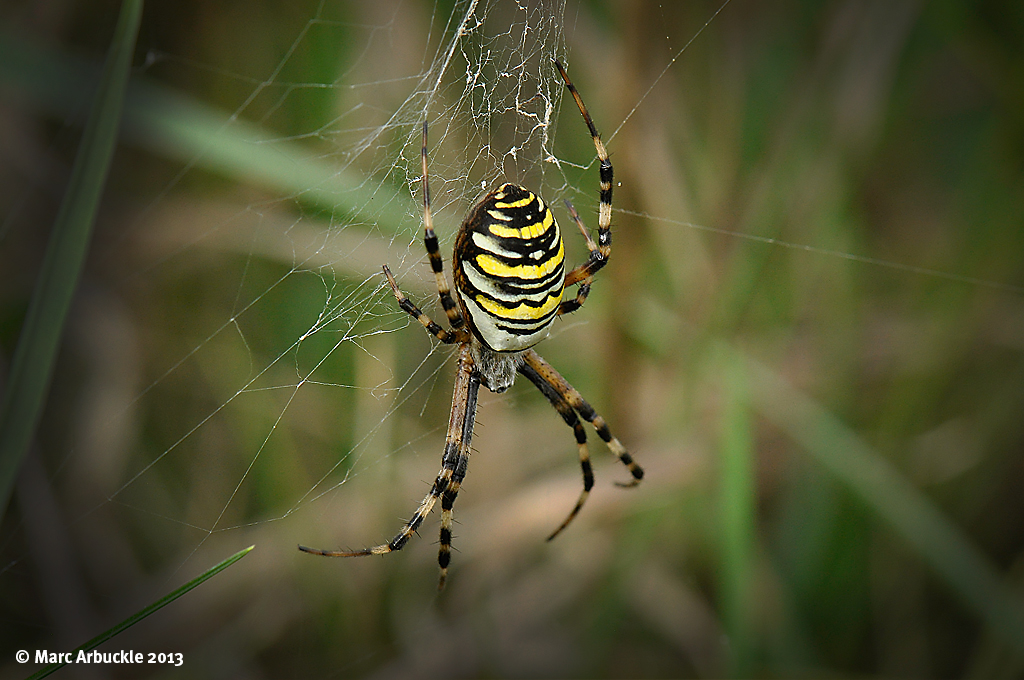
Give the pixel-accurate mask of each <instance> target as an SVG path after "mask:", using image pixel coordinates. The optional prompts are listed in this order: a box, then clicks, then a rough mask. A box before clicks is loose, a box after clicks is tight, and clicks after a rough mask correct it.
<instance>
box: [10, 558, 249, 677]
mask: <svg viewBox="0 0 1024 680" xmlns="http://www.w3.org/2000/svg"><path fill="white" fill-rule="evenodd" d="M255 547H256V546H254V545H250V546H249V547H248V548H245V549H243V550H239V551H238V552H236V553H235V554H234V555H232V556H231V557H229V558H227V559H226V560H224V561H223V562H220V563H219V564H216V565H214V566H212V567H210V568H209V569H207V570H206V571H204V572H203V573H202V574H200V575H199V576H197V577H195V578H194V579H192V580H191V581H189V582H188V583H186V584H185V585H183V586H181V587H180V588H178V589H177V590H175V591H173V592H171V593H168V594H167V595H164V596H163V597H161V598H160V599H159V600H157V601H156V602H154V603H153V604H151V605H149V606H148V607H146V608H145V609H142V610H140V611H138V612H136V613H135V614H132V615H131V616H129V617H128V618H127V619H125V620H124V621H122V622H121V623H119V624H117V625H116V626H114V627H113V628H111V629H109V630H106V631H104V632H102V633H100V634H99V635H97V636H96V637H94V638H93V639H91V640H89V641H88V642H86V643H85V644H84V645H81V646H79V647H76V648H75V649H74V650H72V652H71V654H72V656H73V657H74V656H77V655H78V652H80V651H82V652H88V651H90V650H93V649H96V648H97V647H99V646H100V645H102V644H103V643H104V642H106V641H107V640H109V639H111V638H112V637H114V636H115V635H117V634H119V633H121V632H122V631H124V630H126V629H128V628H131V627H132V626H134V625H135V624H136V623H138V622H139V621H141V620H142V619H144V618H146V617H147V616H149V615H150V614H152V613H153V612H155V611H157V610H159V609H163V608H164V607H166V606H167V605H169V604H170V603H171V602H174V601H175V600H177V599H178V598H179V597H181V596H182V595H184V594H185V593H187V592H188V591H190V590H192V589H193V588H195V587H196V586H198V585H199V584H200V583H203V582H204V581H208V580H209V579H211V578H213V577H214V576H216V575H217V574H219V573H220V572H222V571H224V570H225V569H227V568H228V567H230V566H231V565H232V564H234V563H235V562H237V561H238V560H240V559H242V558H243V557H245V556H246V555H248V554H249V552H250V551H251V550H252V549H253V548H255ZM66 665H67V664H64V663H53V664H50V665H49V666H47V667H46V668H43V669H41V670H39V671H37V672H35V673H33V674H32V675H30V676H29V677H28V680H38V679H39V678H45V677H46V676H48V675H50V674H51V673H53V672H54V671H56V670H59V669H60V668H62V667H64V666H66Z"/></svg>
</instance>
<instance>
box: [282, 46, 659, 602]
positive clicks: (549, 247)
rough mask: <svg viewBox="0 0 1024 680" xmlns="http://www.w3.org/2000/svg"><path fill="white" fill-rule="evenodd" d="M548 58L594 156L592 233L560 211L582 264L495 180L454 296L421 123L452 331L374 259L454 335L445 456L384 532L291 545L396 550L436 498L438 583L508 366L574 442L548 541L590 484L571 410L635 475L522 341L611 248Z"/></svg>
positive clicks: (438, 276)
mask: <svg viewBox="0 0 1024 680" xmlns="http://www.w3.org/2000/svg"><path fill="white" fill-rule="evenodd" d="M554 64H555V67H556V68H557V69H558V72H559V75H561V77H562V80H564V81H565V85H566V87H567V88H568V90H569V92H570V93H571V94H572V96H573V99H575V100H576V105H577V106H578V107H579V109H580V113H581V114H583V120H584V122H585V123H586V124H587V128H588V130H589V131H590V136H591V137H592V138H593V140H594V148H595V149H596V150H597V157H598V160H599V162H600V193H599V196H600V207H599V209H598V239H597V243H594V240H593V239H592V238H591V237H590V233H589V232H588V231H587V228H586V227H585V226H584V224H583V221H582V219H580V216H579V214H578V213H577V212H576V209H575V208H573V206H572V204H571V203H569V202H568V201H566V207H567V208H568V211H569V216H570V217H571V218H572V220H573V221H574V222H575V223H576V226H577V227H578V228H579V230H580V233H582V234H583V238H584V239H585V240H586V244H587V249H588V250H589V252H590V255H589V257H588V258H587V261H586V262H585V263H583V264H581V265H579V266H578V267H576V268H574V269H572V270H571V271H569V272H568V273H566V271H565V245H564V243H563V241H562V234H561V231H560V230H559V228H558V223H557V222H556V221H555V217H554V214H553V213H552V212H551V208H550V207H549V206H548V205H547V204H546V203H545V202H544V200H543V199H541V197H540V196H538V195H536V194H534V193H533V192H531V191H529V190H528V189H524V188H523V187H521V186H517V185H515V184H510V183H506V184H503V185H502V186H500V187H498V188H497V189H495V190H494V191H492V192H490V193H489V194H487V195H486V196H484V197H483V198H482V199H481V200H480V201H479V202H478V203H477V204H476V205H475V206H473V209H472V210H470V212H469V215H468V216H467V217H466V219H465V221H463V223H462V226H461V227H460V228H459V232H458V235H457V236H456V239H455V249H454V253H453V257H452V263H453V268H454V279H455V296H454V297H453V296H452V293H451V289H450V288H449V287H448V282H447V279H446V278H445V275H444V263H443V261H442V259H441V254H440V251H439V248H438V242H437V235H436V234H435V233H434V224H433V217H432V215H431V211H430V184H429V182H428V180H427V124H426V122H424V123H423V145H422V148H421V161H422V165H423V243H424V245H425V247H426V250H427V256H428V257H429V259H430V266H431V268H432V269H433V271H434V277H435V281H436V283H437V293H438V297H439V299H440V302H441V307H442V308H443V309H444V311H445V315H446V316H447V317H448V323H449V324H450V326H451V330H445V329H444V328H441V326H439V325H438V324H437V323H435V322H434V321H433V320H432V319H431V318H430V317H429V316H427V315H426V314H424V313H423V312H422V311H420V309H419V308H418V307H417V306H416V305H415V304H413V303H412V302H410V301H409V299H408V298H407V297H405V295H403V294H402V292H401V291H400V290H399V289H398V284H397V282H396V281H395V278H394V276H392V274H391V270H390V269H388V266H387V265H384V267H383V269H384V275H385V277H386V278H387V282H388V285H389V286H390V288H391V292H392V293H393V294H394V296H395V299H396V300H398V304H399V306H400V307H401V308H402V309H403V310H404V311H405V312H407V313H408V314H410V315H411V316H413V317H414V318H415V319H417V320H418V321H419V322H420V323H421V324H422V325H423V327H424V328H426V329H427V331H428V332H429V333H430V334H431V335H433V336H434V337H436V338H437V339H438V340H440V341H441V342H443V343H445V344H457V345H459V360H458V369H457V372H456V376H455V394H454V396H453V398H452V412H451V418H450V420H449V422H448V433H447V436H446V440H445V447H444V455H443V456H442V458H441V471H440V472H439V473H438V475H437V478H436V479H435V480H434V484H433V485H432V487H431V489H430V492H429V493H428V494H427V495H426V497H424V499H423V500H422V501H421V502H420V505H419V507H418V508H417V509H416V512H415V513H413V516H412V517H411V518H410V519H409V520H408V521H407V522H406V523H405V525H404V526H403V527H402V529H401V530H400V531H399V532H398V534H397V535H396V536H395V537H394V538H393V539H391V540H390V541H389V542H387V543H384V544H381V545H378V546H374V547H372V548H365V549H363V550H356V551H341V550H317V549H314V548H307V547H304V546H299V550H302V551H304V552H308V553H313V554H316V555H323V556H326V557H358V556H361V555H383V554H386V553H389V552H393V551H395V550H399V549H401V548H402V547H403V546H404V545H405V543H406V542H407V541H408V540H409V538H410V537H411V536H412V535H413V533H415V532H416V530H417V529H418V528H419V526H420V525H421V524H422V523H423V520H424V519H425V518H426V516H427V515H429V514H430V511H431V510H432V509H433V507H434V505H435V504H436V503H437V501H438V500H439V499H440V501H441V534H440V541H439V542H440V547H439V549H438V556H437V560H438V564H439V565H440V567H441V573H440V577H439V579H438V589H441V588H443V587H444V584H445V579H446V578H447V573H448V564H449V563H450V561H451V542H452V507H453V506H454V504H455V498H456V496H457V495H458V493H459V489H460V488H461V485H462V481H463V479H465V476H466V468H467V466H468V463H469V453H470V441H471V439H472V437H473V425H474V422H475V420H476V405H477V395H478V393H479V390H480V385H481V384H483V385H484V386H485V387H487V388H488V389H489V390H491V391H492V392H504V391H505V390H507V389H508V388H509V387H511V386H512V384H513V382H515V377H516V374H517V373H520V374H522V375H524V376H525V377H526V378H527V379H528V380H529V381H530V382H532V383H533V384H534V385H535V386H536V387H537V389H539V390H540V391H541V393H542V394H543V395H544V396H545V397H547V398H548V401H550V402H551V405H552V406H553V407H554V408H555V410H557V411H558V413H559V415H561V416H562V419H563V420H564V421H565V423H566V424H567V425H568V426H569V427H571V428H572V429H573V434H574V435H575V437H576V445H577V449H578V452H579V461H580V468H581V470H582V473H583V490H582V492H581V493H580V496H579V498H578V499H577V501H576V505H575V506H574V507H573V509H572V510H571V511H570V512H569V515H568V517H566V518H565V521H563V522H562V524H561V525H560V526H559V527H558V528H557V529H555V531H554V532H552V533H551V535H550V536H548V540H549V541H550V540H551V539H553V538H554V537H555V536H557V535H558V534H559V533H561V531H562V530H563V529H565V528H566V527H567V526H568V525H569V523H570V522H571V521H572V520H573V519H574V518H575V517H576V515H577V514H578V513H579V511H580V509H581V508H582V507H583V503H584V502H585V501H586V499H587V496H588V495H589V494H590V490H591V488H592V487H593V486H594V473H593V470H592V468H591V465H590V454H589V451H588V448H587V434H586V431H585V430H584V428H583V425H582V423H580V418H582V419H583V420H586V421H587V422H589V423H590V424H591V425H592V426H593V427H594V429H595V430H596V431H597V434H598V436H599V437H600V438H601V439H602V440H603V441H604V442H605V443H606V444H607V445H608V448H609V449H610V450H611V452H612V453H613V454H615V455H616V456H617V457H618V458H619V460H620V461H621V462H622V463H623V464H624V465H625V466H626V468H627V469H628V470H629V472H630V474H631V475H632V479H631V480H630V481H629V482H627V483H619V486H626V487H630V486H636V484H638V483H639V482H640V480H641V479H642V478H643V469H642V468H641V467H640V466H639V465H637V464H636V463H635V462H634V461H633V458H632V457H631V456H630V455H629V453H628V452H627V451H626V448H625V447H624V446H623V445H622V443H621V442H619V440H618V439H616V438H615V437H614V436H612V433H611V431H610V430H609V429H608V424H607V423H606V422H605V421H604V419H603V418H602V417H601V416H599V415H598V414H597V413H596V412H595V411H594V409H593V408H592V407H591V406H590V404H588V403H587V402H586V401H585V400H584V399H583V397H582V396H581V395H580V393H579V392H577V391H576V389H575V388H574V387H573V386H572V385H570V384H569V383H568V382H567V381H566V380H565V378H563V377H562V376H561V375H560V374H559V373H558V371H556V370H555V369H554V368H553V367H552V366H551V365H550V364H548V363H547V362H546V361H544V359H542V358H541V356H540V355H539V354H537V353H536V352H535V351H534V350H533V349H532V347H533V346H534V345H536V344H537V343H538V342H540V341H541V340H543V339H544V338H545V337H547V335H548V332H549V331H550V328H551V323H552V322H553V321H554V319H555V317H558V316H561V315H563V314H569V313H571V312H575V311H576V310H577V309H579V308H580V307H581V306H582V305H583V303H584V302H585V301H586V299H587V295H588V294H589V293H590V284H591V281H592V280H593V277H594V274H595V273H597V271H598V270H599V269H601V267H603V266H604V265H605V263H607V261H608V258H609V256H610V255H611V246H612V237H611V222H612V177H613V170H612V163H611V160H610V159H609V158H608V152H607V150H606V149H605V147H604V144H603V143H602V142H601V138H600V136H599V135H598V133H597V128H596V127H595V126H594V121H593V120H591V118H590V114H589V113H588V112H587V107H586V106H585V105H584V103H583V99H582V98H581V97H580V94H579V92H577V91H576V88H575V86H573V84H572V81H571V80H569V76H568V74H567V73H566V72H565V69H564V68H563V67H562V64H561V63H559V62H558V60H555V61H554ZM571 285H576V286H577V291H576V296H575V297H574V298H573V299H570V300H564V299H563V294H564V291H565V288H566V287H567V286H571Z"/></svg>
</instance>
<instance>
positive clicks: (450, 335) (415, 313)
mask: <svg viewBox="0 0 1024 680" xmlns="http://www.w3.org/2000/svg"><path fill="white" fill-rule="evenodd" d="M384 276H386V277H387V279H388V285H389V286H390V287H391V292H392V293H393V294H394V296H395V299H396V300H398V306H399V307H401V308H402V309H403V310H405V312H406V313H407V314H409V316H411V317H413V318H414V319H416V320H417V321H419V322H420V323H421V324H423V327H424V328H426V329H427V332H428V333H430V334H431V335H433V336H434V337H435V338H437V339H438V340H440V341H441V342H443V343H445V344H446V345H450V344H452V343H455V342H461V341H462V340H464V338H463V335H464V333H465V329H460V330H462V333H460V332H459V331H446V330H445V329H443V328H441V327H440V326H438V325H437V323H435V322H434V320H433V319H431V318H430V317H429V316H427V315H426V314H424V313H423V312H421V311H420V308H419V307H417V306H416V305H414V304H413V303H412V302H411V301H410V300H409V298H407V297H405V295H404V294H402V291H400V290H399V289H398V283H397V282H396V281H395V277H394V276H392V274H391V270H390V269H388V266H387V265H384Z"/></svg>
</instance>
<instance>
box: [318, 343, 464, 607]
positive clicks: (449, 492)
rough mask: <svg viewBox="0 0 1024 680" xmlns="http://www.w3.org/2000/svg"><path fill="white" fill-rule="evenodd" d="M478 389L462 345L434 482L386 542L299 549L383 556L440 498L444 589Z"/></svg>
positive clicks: (409, 534) (330, 554)
mask: <svg viewBox="0 0 1024 680" xmlns="http://www.w3.org/2000/svg"><path fill="white" fill-rule="evenodd" d="M479 389H480V376H479V374H477V372H476V370H475V367H474V363H473V358H472V356H471V355H470V348H469V345H463V347H462V348H461V349H460V351H459V368H458V372H457V373H456V376H455V395H454V397H453V398H452V414H451V419H450V420H449V422H448V434H447V437H446V438H445V446H444V456H443V457H442V459H441V471H440V472H438V474H437V479H435V480H434V485H433V486H432V487H431V488H430V491H429V492H428V493H427V495H426V496H425V497H424V498H423V500H422V501H421V502H420V505H419V507H418V508H416V512H415V513H413V516H412V517H411V518H409V521H407V522H406V523H405V525H404V526H403V527H402V528H401V530H399V532H398V533H397V534H396V535H395V537H394V538H392V539H391V540H390V541H388V542H387V543H382V544H381V545H377V546H373V547H372V548H364V549H363V550H353V551H345V550H319V549H316V548H307V547H306V546H302V545H300V546H299V550H301V551H303V552H307V553H311V554H313V555H322V556H324V557H362V556H364V555H386V554H387V553H390V552H394V551H396V550H401V549H402V548H403V547H404V546H405V544H406V542H408V540H409V539H410V538H411V537H412V535H413V534H414V533H415V532H416V530H417V529H418V528H419V526H420V525H421V524H422V523H423V520H424V519H426V517H427V515H429V514H430V511H431V510H433V508H434V505H435V504H436V503H437V499H438V498H440V499H441V508H442V522H441V547H440V550H439V551H438V555H437V561H438V564H440V566H441V575H440V578H439V580H438V586H437V587H438V589H439V590H440V589H441V588H444V583H445V578H446V576H447V574H448V563H449V561H450V559H451V540H452V533H451V528H452V505H453V504H454V503H455V496H456V495H458V493H459V487H460V485H461V484H462V480H463V479H464V478H465V476H466V467H467V465H468V463H469V444H470V439H471V437H472V435H473V423H474V421H475V420H476V402H477V393H478V391H479Z"/></svg>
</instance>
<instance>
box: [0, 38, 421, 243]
mask: <svg viewBox="0 0 1024 680" xmlns="http://www.w3.org/2000/svg"><path fill="white" fill-rule="evenodd" d="M95 78H96V72H95V69H94V68H93V67H92V65H91V64H88V63H84V62H81V61H78V60H76V59H74V58H73V57H70V56H68V55H65V54H61V53H59V52H55V51H46V50H43V49H41V48H40V47H39V46H38V45H37V44H34V43H32V42H29V41H27V40H24V39H23V38H21V37H20V36H18V35H13V34H10V33H7V32H5V31H3V30H2V29H0V84H3V85H5V86H6V87H9V88H11V89H14V90H16V91H18V92H19V93H21V94H22V95H26V96H27V99H28V101H29V102H30V103H31V105H32V106H33V107H35V108H37V109H39V110H42V111H44V112H46V113H48V114H50V115H53V116H56V117H59V118H62V119H63V118H65V117H67V116H69V115H73V113H74V112H75V110H76V108H77V107H78V105H79V102H81V101H82V98H83V97H84V96H85V95H86V93H87V89H86V88H88V87H89V85H91V84H92V83H93V82H94V81H95ZM123 136H124V138H125V139H126V141H128V142H130V143H131V144H133V145H135V146H138V147H140V148H143V149H147V150H149V151H151V152H153V153H156V154H160V155H162V156H164V157H167V158H173V159H176V160H178V161H181V162H184V163H187V164H189V165H190V166H194V167H196V168H202V169H204V170H207V171H209V172H213V173H216V174H219V175H222V176H225V177H229V178H233V179H239V180H242V181H246V182H250V183H252V184H256V185H259V186H263V187H266V188H268V189H270V190H272V191H274V192H277V193H280V194H282V195H286V196H295V197H297V198H298V199H299V200H300V201H301V202H303V203H305V204H307V205H311V206H313V207H315V208H318V209H321V210H325V211H328V212H331V213H335V214H338V213H340V214H343V215H347V216H350V218H351V219H353V220H354V221H356V222H363V223H366V224H374V225H376V226H377V227H378V228H380V229H382V230H383V231H385V232H386V233H395V232H397V231H398V230H399V228H400V226H401V225H402V224H403V223H404V222H407V221H410V218H409V215H408V214H407V209H408V208H410V207H411V206H412V205H413V204H412V203H410V202H409V200H408V198H407V197H405V196H403V195H401V194H400V193H399V192H398V191H396V190H395V188H394V187H393V186H392V185H391V184H388V183H387V182H376V181H372V180H371V181H367V180H366V177H365V176H364V175H362V174H360V173H357V172H353V171H350V170H345V169H343V168H340V167H338V166H337V164H334V163H331V162H329V161H326V160H324V159H323V157H324V147H322V146H320V147H317V146H310V145H304V144H301V143H297V142H292V141H286V140H282V139H281V137H280V135H279V134H276V133H275V132H274V131H272V130H267V129H265V128H262V127H260V126H258V125H254V124H252V123H249V122H247V121H245V120H244V119H242V118H239V117H237V116H229V115H228V114H227V113H225V112H224V111H221V110H218V109H216V108H215V107H212V106H209V105H206V104H204V103H202V102H199V101H196V100H195V99H193V98H191V97H188V96H186V95H183V94H181V93H179V92H176V91H174V90H171V89H169V88H166V87H161V86H159V85H156V84H154V83H153V82H150V81H146V80H145V79H142V78H139V79H135V80H133V81H132V83H131V86H130V87H129V88H128V92H127V95H126V99H125V107H124V135H123Z"/></svg>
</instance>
